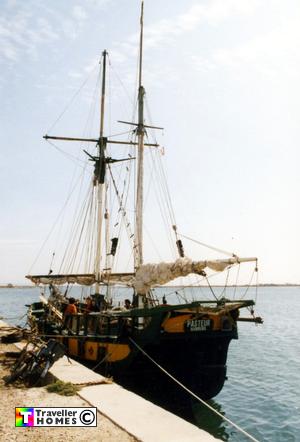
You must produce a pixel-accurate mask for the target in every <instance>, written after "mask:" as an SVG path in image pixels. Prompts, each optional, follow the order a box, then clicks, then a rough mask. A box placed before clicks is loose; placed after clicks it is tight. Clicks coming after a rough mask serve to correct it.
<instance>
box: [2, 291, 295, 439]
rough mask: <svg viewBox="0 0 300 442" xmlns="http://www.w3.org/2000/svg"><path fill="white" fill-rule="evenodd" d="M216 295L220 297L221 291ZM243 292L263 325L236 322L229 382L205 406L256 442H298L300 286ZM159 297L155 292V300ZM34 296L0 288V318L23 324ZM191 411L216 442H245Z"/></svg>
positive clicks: (196, 407) (199, 408)
mask: <svg viewBox="0 0 300 442" xmlns="http://www.w3.org/2000/svg"><path fill="white" fill-rule="evenodd" d="M123 290H124V289H123ZM125 290H126V289H125ZM159 290H162V289H159ZM163 290H164V291H165V292H166V291H167V294H168V295H169V297H168V298H167V299H168V302H170V300H172V301H173V302H174V303H177V302H176V301H177V299H176V297H177V298H178V296H186V292H187V291H188V292H189V293H188V294H189V295H190V296H191V298H192V299H197V296H198V297H199V290H197V291H196V289H195V288H188V289H185V290H184V291H183V290H181V288H180V287H179V288H176V289H174V288H172V287H168V288H166V289H163ZM208 290H209V289H206V288H205V289H202V290H201V293H200V295H201V296H200V297H202V298H204V299H206V297H208V296H209V292H208ZM218 290H219V292H218ZM232 290H233V289H232ZM215 291H216V293H215V294H216V295H217V296H220V289H219V288H216V289H215ZM246 292H247V293H246ZM246 292H245V288H242V287H238V288H237V290H235V291H234V296H235V298H236V299H238V298H241V297H244V299H253V298H256V296H257V299H256V306H255V312H256V314H257V316H261V317H263V320H264V323H263V324H262V325H255V324H253V323H248V322H239V339H238V340H234V341H231V343H230V346H229V353H228V359H227V367H228V368H227V376H228V380H227V381H226V382H225V385H224V387H223V390H222V391H221V393H219V394H218V396H216V397H215V398H214V399H213V400H210V401H208V403H209V404H210V405H211V406H213V407H214V408H215V409H216V410H217V411H219V412H220V413H221V414H222V415H224V416H226V417H227V418H229V419H230V420H231V421H233V422H234V423H235V424H237V425H238V426H239V427H241V428H242V429H244V430H245V431H247V432H248V433H249V434H251V435H252V436H253V437H254V438H255V439H257V440H258V441H261V442H296V441H299V442H300V287H298V286H282V287H281V286H280V287H279V286H264V287H259V288H258V294H257V293H256V291H255V290H254V289H252V288H250V289H249V290H248V291H247V290H246ZM183 293H185V295H183ZM162 294H163V292H162V291H161V292H157V295H158V297H159V296H160V295H162ZM175 295H176V297H175ZM118 296H119V302H120V300H122V299H123V298H125V297H128V293H126V292H125V291H121V292H120V293H119V295H118ZM38 297H39V289H38V288H26V289H25V288H9V289H6V288H2V289H0V319H3V320H4V321H6V322H8V323H11V324H14V325H18V324H20V325H25V323H26V304H30V303H32V302H34V301H38ZM172 297H173V299H172ZM226 297H230V293H226ZM174 388H179V387H177V386H176V387H175V386H174ZM166 407H167V405H166ZM192 409H193V417H192V421H193V423H194V424H195V425H198V426H199V427H200V428H201V429H203V430H205V431H207V432H209V433H211V434H212V435H213V436H215V437H216V438H219V439H220V440H223V441H230V442H244V441H247V440H249V439H248V438H247V437H246V436H244V435H243V434H242V433H240V432H239V431H238V430H237V429H236V428H234V427H232V426H231V425H230V424H229V423H227V422H226V421H224V420H223V419H222V418H221V417H219V416H217V415H215V414H214V413H213V412H212V411H210V410H209V409H207V408H206V407H205V406H204V405H202V404H200V403H197V402H196V401H193V406H192ZM178 414H180V410H179V411H178Z"/></svg>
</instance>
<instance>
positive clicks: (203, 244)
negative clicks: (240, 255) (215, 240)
mask: <svg viewBox="0 0 300 442" xmlns="http://www.w3.org/2000/svg"><path fill="white" fill-rule="evenodd" d="M178 235H179V236H182V238H185V239H188V240H190V241H193V242H195V243H196V244H200V246H203V247H207V248H208V249H211V250H214V251H215V252H220V253H224V255H228V256H236V255H235V254H234V253H231V252H227V251H226V250H222V249H218V248H217V247H214V246H210V245H209V244H205V243H204V242H201V241H197V240H196V239H193V238H190V237H189V236H185V235H183V234H182V233H178Z"/></svg>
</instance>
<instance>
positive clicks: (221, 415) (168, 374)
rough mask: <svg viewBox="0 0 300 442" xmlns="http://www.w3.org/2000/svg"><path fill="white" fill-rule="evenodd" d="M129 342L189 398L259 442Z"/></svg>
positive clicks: (137, 346) (138, 347)
mask: <svg viewBox="0 0 300 442" xmlns="http://www.w3.org/2000/svg"><path fill="white" fill-rule="evenodd" d="M129 339H130V341H131V342H132V343H133V344H134V345H135V346H136V348H137V349H138V350H140V351H141V352H142V353H143V354H144V355H145V356H146V357H147V358H148V359H149V360H150V361H151V362H153V364H154V365H156V366H157V367H158V368H159V369H160V370H162V371H163V372H164V373H165V374H166V375H167V376H169V378H171V379H172V380H173V381H174V382H176V384H178V385H180V387H182V388H183V389H184V390H185V391H187V392H188V393H189V394H190V395H191V396H193V397H194V398H195V399H197V400H198V401H199V402H201V404H202V405H205V406H206V407H207V408H209V409H210V410H211V411H213V412H214V413H215V414H217V415H218V416H219V417H220V418H221V419H223V420H225V421H226V422H228V423H229V424H230V425H232V426H233V427H234V428H236V429H237V430H238V431H240V432H241V433H242V434H244V436H246V437H248V438H249V439H250V440H252V441H254V442H259V441H258V440H257V439H255V438H254V437H253V436H251V434H249V433H247V431H245V430H243V429H242V428H241V427H239V426H238V425H237V424H235V423H234V422H232V421H231V420H230V419H228V418H227V417H225V416H224V415H223V414H221V413H219V412H218V411H217V410H215V409H214V408H213V407H212V406H211V405H209V404H207V403H206V402H205V401H204V400H203V399H201V398H200V397H199V396H197V395H196V394H195V393H193V392H192V391H191V390H189V389H188V388H187V387H186V386H185V385H183V384H182V383H181V382H180V381H178V379H176V378H175V377H174V376H172V375H171V374H170V373H169V372H168V371H167V370H166V369H164V368H163V367H162V366H161V365H159V364H158V363H157V362H156V361H155V360H154V359H152V358H151V356H149V355H148V354H147V353H146V352H145V350H143V349H142V348H141V347H140V346H139V345H138V344H137V343H136V342H135V341H134V340H133V339H132V338H130V337H129Z"/></svg>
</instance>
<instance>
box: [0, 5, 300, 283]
mask: <svg viewBox="0 0 300 442" xmlns="http://www.w3.org/2000/svg"><path fill="white" fill-rule="evenodd" d="M0 8H1V15H0V65H1V69H0V94H1V111H0V112H1V123H0V131H1V133H0V143H1V175H0V201H1V221H0V248H1V253H0V261H1V262H0V282H10V281H13V282H22V281H23V280H24V279H23V276H24V275H25V274H26V273H27V272H28V270H29V269H30V267H31V264H32V262H33V261H34V259H35V257H36V254H37V252H38V250H39V248H40V245H41V244H42V242H43V240H44V238H45V236H46V235H47V233H48V232H49V229H50V227H51V225H52V224H53V221H54V219H55V218H56V216H57V213H58V212H59V211H60V209H61V204H62V199H63V198H65V195H64V191H65V189H66V188H68V186H70V179H69V176H70V174H72V173H73V167H74V164H73V163H72V162H70V161H69V160H68V159H67V158H65V157H64V156H62V155H60V154H59V153H58V152H57V151H56V150H55V149H54V148H53V147H52V146H51V145H49V144H47V143H45V142H44V141H43V140H42V135H44V134H45V133H46V132H47V131H48V129H49V128H50V127H51V125H52V124H53V122H55V120H56V118H57V117H58V116H59V115H60V113H61V112H62V110H63V109H64V108H65V106H66V104H67V103H68V102H69V101H70V99H71V98H72V97H73V95H74V93H75V92H76V91H77V90H78V88H79V87H80V85H81V84H82V82H83V81H84V80H85V78H86V77H91V78H95V75H94V69H95V66H97V63H98V61H99V58H100V55H101V52H102V50H103V49H105V48H106V49H107V50H108V51H109V54H110V59H111V63H112V66H113V69H114V70H115V72H116V73H117V75H118V77H120V78H122V83H123V85H124V88H126V90H127V91H128V94H129V95H131V96H133V94H134V83H135V73H136V55H137V39H138V34H137V33H138V23H139V14H140V12H139V8H140V2H139V1H138V0H98V1H96V0H84V1H83V0H82V1H73V0H68V1H66V0H63V1H62V0H60V1H57V0H52V1H51V2H41V1H37V0H36V1H34V0H27V1H26V2H24V1H20V0H7V1H6V0H2V1H1V3H0ZM299 23H300V5H299V2H298V1H296V0H287V1H285V2H282V1H278V0H269V1H267V2H261V1H258V0H198V1H196V0H185V1H184V2H183V1H179V0H164V1H158V0H152V1H150V0H146V1H145V58H144V85H145V88H146V91H147V99H148V102H149V106H150V108H151V115H152V117H153V122H154V123H156V124H157V125H160V126H163V127H164V128H165V131H164V135H163V139H162V140H160V141H161V142H162V144H163V145H164V147H165V151H166V155H165V156H164V163H165V167H166V172H167V175H168V178H169V185H170V190H171V193H172V196H173V198H172V200H173V205H174V210H175V213H176V218H177V224H178V228H179V230H180V231H181V232H182V233H184V234H186V235H188V236H191V237H194V238H196V239H199V240H200V241H203V242H206V243H209V244H213V245H217V246H218V247H220V248H222V249H228V250H233V251H235V252H236V253H238V254H240V255H241V256H258V258H259V263H260V281H261V282H283V283H284V282H295V283H296V282H298V283H299V282H300V274H299V270H298V266H299V264H298V263H299V262H300V239H299V225H300V209H299V199H300V198H299V197H300V195H299V194H300V178H299V163H300V161H299V160H300V158H299V157H300V155H299V140H300V136H299V135H300V128H299V117H300V115H299V102H300V86H299V70H300V69H299V68H300V55H299V54H300V48H299V46H300V28H299ZM93 75H94V77H93ZM119 88H120V89H121V86H120V85H119ZM92 90H93V89H92V86H91V88H90V89H88V91H87V92H86V93H83V94H82V95H81V96H80V98H79V99H78V101H77V103H76V106H77V107H75V108H76V111H72V110H71V109H70V110H69V109H68V111H67V112H66V113H65V114H64V116H63V118H62V119H61V121H59V123H58V124H57V125H56V126H55V130H53V133H64V134H69V135H73V134H74V135H81V134H82V132H81V131H82V130H83V129H82V127H83V126H84V123H85V121H86V120H85V119H86V115H85V114H86V112H87V111H88V104H87V102H88V98H89V96H90V95H91V94H92ZM117 92H118V88H117V87H116V88H115V89H114V90H113V93H115V94H116V93H117ZM122 93H123V92H122ZM123 95H124V93H123ZM125 95H126V94H125ZM122 101H123V102H124V106H123V105H122V107H119V108H118V107H117V105H116V104H115V98H113V99H112V101H111V103H112V106H111V107H112V113H114V115H113V116H112V117H111V121H112V122H111V123H109V124H110V126H109V127H108V126H107V127H106V129H107V132H109V130H110V129H114V128H115V127H116V126H115V125H114V123H113V121H114V120H118V119H126V120H128V119H130V116H131V107H130V101H129V99H128V100H127V102H126V97H125V96H124V97H123V98H122ZM79 127H80V129H79ZM95 127H96V123H95ZM95 130H96V129H95ZM75 148H76V149H78V146H76V147H75ZM72 149H73V147H68V152H70V153H71V152H72V153H74V151H73V150H72ZM76 154H77V151H76V153H75V155H76ZM62 196H63V198H62ZM149 228H151V222H149ZM155 235H157V236H158V239H159V235H160V234H159V231H158V230H156V229H155ZM200 252H201V256H200V258H202V257H204V255H205V250H200ZM196 253H197V251H196V249H193V248H191V250H190V254H191V255H193V256H192V257H195V254H196ZM161 254H162V255H163V250H162V253H161ZM150 258H152V256H151V257H150ZM43 259H44V261H43V262H42V264H45V267H46V268H47V269H48V267H49V260H50V258H49V256H48V257H45V258H43Z"/></svg>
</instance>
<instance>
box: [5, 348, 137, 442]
mask: <svg viewBox="0 0 300 442" xmlns="http://www.w3.org/2000/svg"><path fill="white" fill-rule="evenodd" d="M16 350H17V349H16V347H15V346H14V345H13V344H3V343H0V441H1V442H13V441H18V442H24V441H27V442H29V441H33V442H36V441H45V440H47V441H51V442H52V441H54V442H56V441H57V442H58V441H59V442H60V441H77V442H81V441H82V442H85V441H86V442H90V441H95V442H98V441H99V442H102V441H103V442H106V441H118V442H127V441H135V440H136V439H135V438H133V437H131V436H129V435H128V434H127V433H126V432H125V431H123V430H122V429H120V428H119V427H118V426H116V425H115V424H114V423H112V422H111V421H110V420H109V419H107V418H106V417H104V416H103V415H101V413H99V412H98V416H97V422H98V427H94V428H88V427H86V428H78V427H77V428H76V427H73V428H62V427H54V428H53V427H52V428H46V427H43V428H42V427H40V428H38V427H23V428H21V427H15V407H38V406H39V407H47V406H52V407H59V406H62V407H89V406H90V404H88V403H87V402H85V401H84V400H82V399H81V398H80V397H79V396H77V395H75V396H71V397H66V396H60V395H58V394H56V393H48V392H47V390H46V389H45V388H42V387H41V388H24V387H22V386H16V385H13V386H5V385H4V382H3V379H2V378H3V376H5V375H7V374H9V366H10V365H11V364H12V363H13V361H14V360H15V359H12V358H8V357H7V356H6V355H5V354H4V353H5V352H7V351H16Z"/></svg>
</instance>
